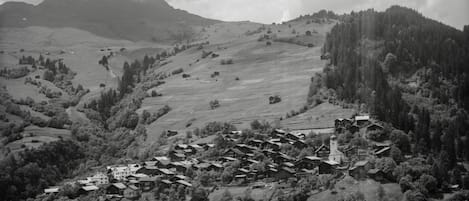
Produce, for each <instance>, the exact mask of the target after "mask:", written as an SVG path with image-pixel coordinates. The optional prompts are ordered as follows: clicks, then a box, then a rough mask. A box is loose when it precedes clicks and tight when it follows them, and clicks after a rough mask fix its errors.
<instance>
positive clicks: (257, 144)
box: [246, 139, 264, 148]
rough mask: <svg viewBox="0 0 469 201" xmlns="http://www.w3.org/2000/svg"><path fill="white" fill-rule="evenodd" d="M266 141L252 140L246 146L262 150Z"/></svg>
mask: <svg viewBox="0 0 469 201" xmlns="http://www.w3.org/2000/svg"><path fill="white" fill-rule="evenodd" d="M263 142H264V141H262V140H257V139H250V140H249V141H248V142H247V143H246V144H247V145H249V146H252V147H256V148H261V146H262V143H263Z"/></svg>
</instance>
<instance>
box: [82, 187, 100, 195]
mask: <svg viewBox="0 0 469 201" xmlns="http://www.w3.org/2000/svg"><path fill="white" fill-rule="evenodd" d="M97 190H99V188H98V187H97V186H93V185H90V186H82V187H81V188H80V189H78V195H86V194H88V193H90V192H93V191H97Z"/></svg>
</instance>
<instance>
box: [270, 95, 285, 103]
mask: <svg viewBox="0 0 469 201" xmlns="http://www.w3.org/2000/svg"><path fill="white" fill-rule="evenodd" d="M281 101H282V99H281V98H280V96H278V95H275V96H270V97H269V104H275V103H279V102H281Z"/></svg>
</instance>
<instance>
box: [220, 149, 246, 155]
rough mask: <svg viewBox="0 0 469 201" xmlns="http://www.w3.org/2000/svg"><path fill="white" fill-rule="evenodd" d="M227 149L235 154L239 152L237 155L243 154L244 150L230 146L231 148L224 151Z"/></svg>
mask: <svg viewBox="0 0 469 201" xmlns="http://www.w3.org/2000/svg"><path fill="white" fill-rule="evenodd" d="M229 151H232V152H234V153H235V154H239V155H244V152H242V151H240V150H239V149H236V148H231V149H228V150H226V151H225V153H227V152H229Z"/></svg>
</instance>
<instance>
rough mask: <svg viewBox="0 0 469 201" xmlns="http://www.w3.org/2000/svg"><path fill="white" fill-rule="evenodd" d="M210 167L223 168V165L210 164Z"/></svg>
mask: <svg viewBox="0 0 469 201" xmlns="http://www.w3.org/2000/svg"><path fill="white" fill-rule="evenodd" d="M212 165H213V166H215V167H217V168H223V165H222V164H220V163H215V162H212Z"/></svg>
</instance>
